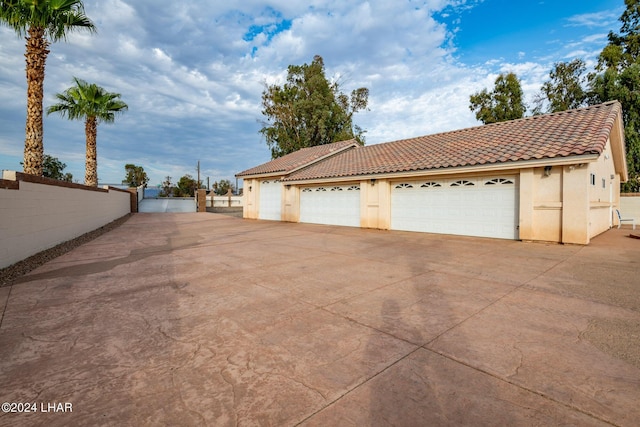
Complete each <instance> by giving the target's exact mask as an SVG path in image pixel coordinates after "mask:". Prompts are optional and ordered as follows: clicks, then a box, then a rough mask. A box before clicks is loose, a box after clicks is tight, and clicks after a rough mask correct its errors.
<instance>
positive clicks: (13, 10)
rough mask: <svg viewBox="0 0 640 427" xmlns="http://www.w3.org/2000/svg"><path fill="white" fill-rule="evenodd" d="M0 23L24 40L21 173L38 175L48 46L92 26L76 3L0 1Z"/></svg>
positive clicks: (73, 0)
mask: <svg viewBox="0 0 640 427" xmlns="http://www.w3.org/2000/svg"><path fill="white" fill-rule="evenodd" d="M0 24H3V25H6V26H8V27H10V28H11V29H13V30H14V31H15V32H16V34H17V35H18V36H19V37H25V39H26V41H27V43H26V53H25V55H24V56H25V58H26V74H27V120H26V134H25V142H24V162H23V169H24V172H25V173H28V174H31V175H38V176H40V175H42V173H43V160H44V145H43V142H42V136H43V126H42V112H43V108H42V99H43V94H44V76H45V73H44V69H45V63H46V61H47V55H48V54H49V49H48V47H49V44H50V43H52V42H57V41H59V40H61V39H62V40H64V39H66V37H67V33H69V32H71V31H73V30H78V29H84V30H88V31H90V32H95V26H94V25H93V23H92V22H91V20H90V19H89V18H87V16H86V15H85V14H84V5H83V2H82V1H78V0H0Z"/></svg>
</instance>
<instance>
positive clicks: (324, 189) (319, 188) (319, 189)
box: [316, 187, 327, 191]
mask: <svg viewBox="0 0 640 427" xmlns="http://www.w3.org/2000/svg"><path fill="white" fill-rule="evenodd" d="M316 191H327V189H326V188H324V187H318V188H316Z"/></svg>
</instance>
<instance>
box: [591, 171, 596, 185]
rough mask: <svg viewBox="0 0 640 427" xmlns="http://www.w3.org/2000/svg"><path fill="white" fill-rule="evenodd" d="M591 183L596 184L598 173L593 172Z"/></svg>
mask: <svg viewBox="0 0 640 427" xmlns="http://www.w3.org/2000/svg"><path fill="white" fill-rule="evenodd" d="M591 185H596V174H594V173H592V174H591Z"/></svg>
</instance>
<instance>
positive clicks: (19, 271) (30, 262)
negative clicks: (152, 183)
mask: <svg viewBox="0 0 640 427" xmlns="http://www.w3.org/2000/svg"><path fill="white" fill-rule="evenodd" d="M130 217H131V214H127V215H125V216H123V217H121V218H118V219H116V220H115V221H112V222H110V223H109V224H106V225H104V226H102V227H100V228H98V229H96V230H93V231H90V232H88V233H85V234H83V235H82V236H79V237H76V238H75V239H71V240H68V241H66V242H63V243H60V244H59V245H57V246H54V247H52V248H50V249H47V250H44V251H42V252H38V253H37V254H35V255H32V256H30V257H29V258H27V259H23V260H22V261H18V262H17V263H15V264H12V265H10V266H9V267H5V268H2V269H0V288H2V287H4V286H11V285H12V284H13V281H14V280H16V279H17V278H19V277H21V276H24V275H25V274H27V273H28V272H30V271H31V270H34V269H36V268H38V267H40V266H41V265H42V264H44V263H46V262H48V261H51V260H52V259H54V258H57V257H59V256H60V255H64V254H66V253H67V252H69V251H70V250H72V249H75V248H77V247H78V246H80V245H83V244H85V243H88V242H90V241H92V240H93V239H96V238H98V237H100V236H102V235H103V234H104V233H106V232H108V231H111V230H113V229H115V228H117V227H119V226H121V225H122V224H124V223H125V222H126V221H127V220H128V219H129V218H130Z"/></svg>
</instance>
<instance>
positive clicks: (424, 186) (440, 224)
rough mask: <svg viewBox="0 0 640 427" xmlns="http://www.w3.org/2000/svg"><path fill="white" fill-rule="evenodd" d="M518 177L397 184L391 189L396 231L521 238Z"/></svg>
mask: <svg viewBox="0 0 640 427" xmlns="http://www.w3.org/2000/svg"><path fill="white" fill-rule="evenodd" d="M517 227H518V188H517V180H516V177H515V176H507V177H491V176H489V177H481V178H467V179H450V180H445V179H441V180H423V181H407V182H398V183H395V184H393V185H392V187H391V228H392V229H393V230H406V231H422V232H428V233H443V234H458V235H464V236H479V237H497V238H503V239H517V238H518V228H517Z"/></svg>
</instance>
